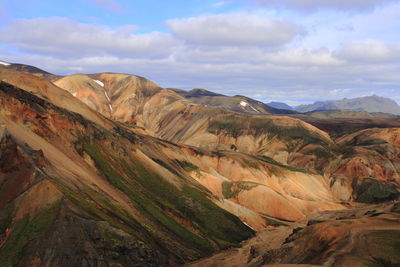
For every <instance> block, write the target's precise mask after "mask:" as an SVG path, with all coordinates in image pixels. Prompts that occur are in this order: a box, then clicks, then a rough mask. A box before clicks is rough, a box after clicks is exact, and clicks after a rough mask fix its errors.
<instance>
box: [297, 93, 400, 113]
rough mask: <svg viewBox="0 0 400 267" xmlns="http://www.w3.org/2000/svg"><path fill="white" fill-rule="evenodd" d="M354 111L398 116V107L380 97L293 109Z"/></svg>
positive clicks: (315, 104) (317, 103)
mask: <svg viewBox="0 0 400 267" xmlns="http://www.w3.org/2000/svg"><path fill="white" fill-rule="evenodd" d="M335 109H340V110H354V111H368V112H383V113H391V114H397V115H400V106H399V105H398V104H397V103H396V102H395V101H393V100H391V99H389V98H385V97H380V96H376V95H373V96H365V97H359V98H352V99H346V98H345V99H342V100H336V101H318V102H315V103H314V104H310V105H300V106H298V107H296V108H295V110H297V111H299V112H309V111H320V110H335Z"/></svg>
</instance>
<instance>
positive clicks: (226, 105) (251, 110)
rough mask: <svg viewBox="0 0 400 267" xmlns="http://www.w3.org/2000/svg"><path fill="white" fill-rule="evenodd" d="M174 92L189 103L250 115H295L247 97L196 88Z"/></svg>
mask: <svg viewBox="0 0 400 267" xmlns="http://www.w3.org/2000/svg"><path fill="white" fill-rule="evenodd" d="M171 90H173V91H174V92H176V93H178V94H180V95H181V96H183V97H185V98H186V99H187V100H188V101H190V102H192V103H196V104H201V105H205V106H210V107H217V108H221V109H225V110H230V111H235V112H240V113H248V114H293V113H296V112H293V111H291V110H284V109H279V108H275V107H272V106H269V105H266V104H264V103H262V102H260V101H257V100H254V99H251V98H249V97H246V96H241V95H235V96H226V95H221V94H217V93H213V92H211V91H208V90H205V89H201V88H196V89H192V90H189V91H186V90H182V89H175V88H172V89H171Z"/></svg>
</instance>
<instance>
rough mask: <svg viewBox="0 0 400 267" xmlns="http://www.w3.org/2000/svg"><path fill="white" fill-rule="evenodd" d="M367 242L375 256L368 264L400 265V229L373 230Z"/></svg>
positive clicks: (367, 237)
mask: <svg viewBox="0 0 400 267" xmlns="http://www.w3.org/2000/svg"><path fill="white" fill-rule="evenodd" d="M366 242H367V244H368V251H369V252H370V253H371V254H372V255H371V256H372V258H373V260H372V261H371V262H370V263H369V264H368V266H400V253H399V251H400V231H396V230H380V231H372V232H370V233H368V234H367V235H366Z"/></svg>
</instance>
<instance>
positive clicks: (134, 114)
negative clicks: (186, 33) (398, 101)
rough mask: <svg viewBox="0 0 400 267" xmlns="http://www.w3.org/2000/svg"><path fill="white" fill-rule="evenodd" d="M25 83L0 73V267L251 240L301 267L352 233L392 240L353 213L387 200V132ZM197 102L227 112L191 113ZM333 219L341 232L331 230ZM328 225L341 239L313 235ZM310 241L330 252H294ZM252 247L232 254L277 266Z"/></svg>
mask: <svg viewBox="0 0 400 267" xmlns="http://www.w3.org/2000/svg"><path fill="white" fill-rule="evenodd" d="M38 76H40V75H36V74H32V73H28V72H23V71H18V70H13V69H9V68H0V107H1V108H0V265H1V266H72V265H78V266H81V265H83V266H88V265H89V266H90V265H93V266H95V265H97V266H101V265H104V266H180V265H186V264H188V263H189V262H193V261H196V260H199V259H201V258H204V257H208V256H211V255H212V254H216V253H219V252H221V251H222V250H224V249H227V248H231V247H235V248H236V249H237V250H238V251H242V248H239V247H240V246H241V244H244V243H242V241H244V240H249V242H252V241H251V240H253V239H251V238H252V237H253V236H254V235H255V234H256V233H255V232H256V231H257V232H258V231H261V232H259V233H263V232H262V231H264V229H267V234H266V236H268V238H270V239H263V240H265V243H266V244H271V245H272V244H276V246H277V247H275V248H278V249H279V248H282V249H283V251H286V249H287V250H290V251H292V252H293V253H294V254H288V255H290V257H295V256H299V257H300V256H301V255H303V256H304V258H306V259H310V261H309V263H310V264H312V263H316V262H317V259H315V258H313V257H317V256H315V255H314V254H312V253H311V252H310V251H313V249H314V250H318V249H321V250H324V251H327V254H329V253H330V252H331V251H335V250H336V248H337V247H341V246H342V245H343V244H344V243H346V242H350V241H348V240H352V239H348V238H347V237H348V235H350V233H353V231H355V232H356V233H364V232H363V231H364V230H365V229H367V228H362V229H361V227H362V223H365V224H364V226H367V225H371V227H372V225H373V224H374V223H378V224H380V223H381V224H382V228H379V229H376V231H378V235H379V234H386V233H385V232H380V231H381V230H382V231H383V230H390V231H397V228H393V227H392V224H394V225H399V224H398V218H397V217H396V214H395V213H396V207H395V206H394V205H395V204H393V205H392V206H390V208H380V206H379V208H378V207H377V206H371V207H374V208H368V207H369V206H366V205H372V204H375V205H376V204H377V203H386V202H388V201H396V200H398V198H399V188H400V185H399V184H400V169H399V166H400V160H399V157H398V155H399V154H400V140H399V136H400V128H396V127H395V125H391V127H384V125H381V126H382V127H381V128H371V127H370V125H366V126H365V127H364V128H360V129H355V128H354V129H353V131H351V132H346V133H343V134H342V135H341V136H340V138H332V137H331V136H330V134H329V133H328V132H326V131H324V130H321V129H319V128H318V127H317V126H314V125H312V124H310V123H308V122H307V121H306V120H308V119H309V120H313V122H315V121H318V122H321V121H323V122H324V123H326V125H328V123H329V122H330V121H331V120H333V121H334V122H335V120H336V119H337V118H329V116H327V117H326V118H315V117H312V116H308V115H307V114H288V115H290V116H288V115H279V114H278V115H274V114H262V113H261V111H260V114H258V113H257V114H255V113H252V112H250V111H247V110H246V109H245V110H242V111H240V112H238V111H235V110H231V109H233V107H236V105H237V103H239V104H240V101H246V103H248V105H252V106H253V105H254V106H253V107H254V108H255V109H257V108H260V110H261V108H262V107H263V106H262V103H261V104H260V105H259V106H257V103H256V102H252V101H255V100H251V99H249V98H246V97H243V96H236V97H226V96H222V95H218V94H215V93H212V92H209V91H205V90H203V89H196V90H194V91H193V92H191V91H188V92H187V91H186V95H184V94H185V92H179V91H178V92H177V90H171V89H165V88H162V87H160V86H158V85H157V84H156V83H154V82H152V81H150V80H148V79H146V78H143V77H139V76H135V75H129V74H118V73H97V74H77V75H69V76H64V77H57V79H55V80H48V79H44V77H38ZM204 97H207V98H211V99H215V98H216V100H211V101H215V103H217V102H219V101H220V100H221V99H222V100H223V101H228V100H229V101H232V102H233V103H234V104H232V105H231V106H228V108H226V107H222V108H218V107H217V105H216V104H215V106H211V105H208V104H201V103H196V101H200V100H201V101H203V100H204ZM218 98H220V99H218ZM191 99H194V101H192V100H191ZM199 99H200V100H199ZM238 101H239V102H238ZM246 107H247V106H246ZM347 119H349V118H347ZM350 119H351V118H350ZM384 119H387V118H384ZM389 119H391V118H389ZM334 125H335V124H334ZM318 126H319V125H318ZM382 205H386V204H382ZM360 207H363V208H364V207H366V209H365V210H364V211H365V212H364V213H362V212H361V210H360V209H359V208H360ZM375 207H376V208H375ZM385 207H386V206H385ZM387 207H389V206H387ZM353 210H356V211H357V212H356V213H357V214H355V215H354V216H353V215H352V214H353ZM373 210H375V211H373ZM381 210H382V211H384V212H383V213H380V211H381ZM328 211H329V214H330V215H329V216H330V217H329V216H328V215H327V216H328V217H329V218H327V219H324V220H326V221H327V222H326V223H323V224H319V225H322V226H323V227H322V228H317V227H319V225H318V224H316V225H318V226H313V225H311V223H310V228H308V229H310V230H307V231H304V233H307V234H305V235H304V236H303V234H301V235H297V236H295V235H294V234H295V233H293V239H290V238H289V235H290V233H292V232H291V231H292V230H293V232H294V231H295V230H294V229H295V228H296V227H297V226H296V225H303V226H302V227H305V226H304V224H305V225H307V224H308V223H309V221H310V218H316V217H318V216H322V215H324V214H326V213H327V212H328ZM342 212H349V214H350V215H346V216H347V217H349V218H353V217H354V224H353V223H351V225H350V223H348V222H347V221H348V220H352V219H343V218H341V219H340V220H339V221H338V222H335V219H333V218H336V217H338V218H339V217H344V215H341V214H342ZM375 213H376V214H375ZM392 213H393V214H392ZM371 214H372V215H371ZM335 216H336V217H335ZM347 217H346V218H347ZM318 218H319V217H318ZM324 218H325V217H324ZM356 219H357V220H358V219H359V221H356ZM315 220H317V219H314V221H315ZM318 220H320V221H321V220H322V219H318ZM374 220H375V221H374ZM342 221H345V222H343V225H348V227H347V228H343V229H347V230H346V231H349V234H348V235H339V236H337V239H335V238H336V235H332V236H331V235H329V236H325V235H321V234H322V233H325V232H328V233H336V232H334V231H336V230H335V229H336V228H335V227H336V224H335V223H337V224H340V225H342ZM396 223H397V224H396ZM383 224H385V225H389V224H390V227H389V226H388V228H385V227H384V226H383ZM276 226H279V227H278V228H275V227H276ZM353 228H354V230H353ZM280 229H282V231H283V232H284V233H287V236H285V235H284V234H281V232H276V233H277V236H278V237H279V238H277V239H275V241H273V242H272V241H271V240H274V239H273V236H274V234H273V233H275V230H280ZM368 229H369V228H368ZM368 229H367V230H368ZM359 230H360V231H361V230H362V231H361V232H360V231H359ZM296 231H298V230H296ZM357 231H358V232H357ZM259 233H257V237H258V235H259ZM268 233H271V234H272V235H271V236H269V234H268ZM302 233H303V232H302ZM346 233H347V232H346ZM396 233H397V232H394V233H392V234H391V236H396ZM257 237H256V238H257ZM320 237H321V238H322V239H321V240H325V239H327V238H331V237H332V238H333V240H339V239H340V240H342V239H343V240H344V241H343V242H342V243H339V245H338V246H336V245H335V244H336V243H335V242H333V241H332V240H331V239H329V240H328V239H327V240H328V241H329V242H328V241H327V243H323V242H322V241H321V242H322V243H323V244H324V246H322V245H321V244H322V243H321V244H320V243H318V242H316V241H315V242H314V241H313V242H309V241H307V240H314V239H315V240H320V239H319V238H320ZM282 238H283V239H282ZM287 238H288V239H287ZM374 238H375V237H374ZM286 239H287V240H288V241H287V243H290V244H289V245H287V246H285V244H284V241H285V240H286ZM279 240H281V241H282V242H278V241H279ZM357 240H358V239H357ZM360 240H361V239H360ZM368 240H369V239H368ZM371 240H372V241H370V242H375V241H374V240H376V239H371ZM292 241H293V242H292ZM331 241H332V242H331ZM271 242H272V243H271ZM278 243H279V244H278ZM354 244H358V243H357V242H355V243H354ZM385 244H386V243H385ZM287 247H289V248H287ZM387 247H389V248H392V247H393V248H394V249H395V244H394V243H392V242H391V241H390V242H389V243H387V245H386V247H385V246H382V248H386V249H387ZM275 248H274V249H275ZM302 248H307V249H306V251H304V249H303V250H302ZM254 249H256V250H255V251H254ZM254 249H251V248H250V247H248V250H249V251H250V250H253V252H251V257H250V256H248V254H246V253H247V252H246V253H242V254H240V255H242V256H243V255H246V260H248V261H247V263H250V261H252V260H255V259H256V258H257V260H261V261H260V262H259V265H257V264H256V265H254V266H261V265H262V264H264V263H265V264H267V263H274V262H278V261H279V259H283V258H282V256H281V254H279V253H278V252H277V251H275V250H274V251H272V252H268V251H269V250H271V249H272V248H271V249H268V250H265V251H263V250H261V248H258V247H257V246H255V248H254ZM386 249H385V250H386ZM318 251H319V250H318ZM275 252H277V253H275ZM308 252H310V253H311V254H312V255H311V254H307V253H308ZM346 252H347V250H346ZM265 253H267V254H265ZM268 253H269V254H268ZM318 253H319V252H318ZM321 253H322V252H321ZM376 253H380V252H379V251H378V252H376ZM264 254H265V255H272V256H271V257H273V258H268V257H267V256H265V257H264V256H263V255H264ZM216 255H218V254H216ZM273 255H276V257H275V256H273ZM285 255H286V254H285ZM335 255H336V254H335ZM357 255H358V254H357ZM242 256H241V257H242ZM257 256H260V257H261V258H260V257H257ZM364 256H365V255H364V254H363V255H361V256H360V257H361V258H362V257H364ZM378 256H379V257H378ZM365 257H378V258H377V259H376V260H379V259H380V258H382V260H385V261H388V257H387V256H385V255H383V256H382V255H380V254H371V255H366V256H365ZM323 259H324V260H325V259H326V258H323ZM303 260H304V259H303ZM303 260H302V259H299V260H296V261H293V262H294V263H299V262H303ZM360 261H361V260H360ZM285 262H289V260H288V259H286V258H285ZM304 262H306V261H304ZM319 262H322V260H321V261H319ZM307 263H308V262H307ZM389 263H391V264H392V263H393V264H396V261H395V259H394V260H393V261H392V259H390V260H389ZM252 264H253V263H252ZM338 266H340V265H338Z"/></svg>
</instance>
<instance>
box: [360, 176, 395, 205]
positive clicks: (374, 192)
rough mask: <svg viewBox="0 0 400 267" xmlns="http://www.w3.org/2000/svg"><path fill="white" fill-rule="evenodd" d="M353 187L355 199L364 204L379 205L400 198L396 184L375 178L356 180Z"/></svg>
mask: <svg viewBox="0 0 400 267" xmlns="http://www.w3.org/2000/svg"><path fill="white" fill-rule="evenodd" d="M352 187H353V196H354V199H355V200H356V201H358V202H362V203H379V202H384V201H387V200H391V199H395V198H396V197H397V196H399V191H398V190H397V188H396V186H395V185H394V184H391V183H388V182H383V181H378V180H376V179H373V178H364V179H354V180H353V183H352Z"/></svg>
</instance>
